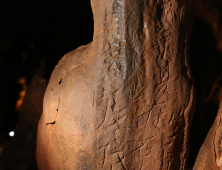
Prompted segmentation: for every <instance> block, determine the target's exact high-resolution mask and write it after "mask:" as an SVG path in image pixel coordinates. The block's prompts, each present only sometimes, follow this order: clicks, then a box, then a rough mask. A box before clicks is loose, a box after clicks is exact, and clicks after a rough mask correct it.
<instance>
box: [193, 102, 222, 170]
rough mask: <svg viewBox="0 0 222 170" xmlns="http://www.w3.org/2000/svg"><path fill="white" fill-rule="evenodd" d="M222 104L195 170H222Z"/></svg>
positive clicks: (201, 150) (199, 155)
mask: <svg viewBox="0 0 222 170" xmlns="http://www.w3.org/2000/svg"><path fill="white" fill-rule="evenodd" d="M221 120H222V104H220V108H219V111H218V114H217V117H216V119H215V122H214V124H213V126H212V128H211V129H210V131H209V133H208V135H207V137H206V139H205V141H204V143H203V145H202V147H201V149H200V152H199V154H198V156H197V159H196V162H195V165H194V168H193V170H209V169H210V170H220V169H222V155H221V153H222V150H221V146H222V123H221Z"/></svg>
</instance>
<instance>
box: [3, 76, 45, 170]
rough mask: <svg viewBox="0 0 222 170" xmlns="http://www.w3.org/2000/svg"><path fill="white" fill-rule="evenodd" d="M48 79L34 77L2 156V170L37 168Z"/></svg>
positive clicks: (32, 169) (30, 169) (31, 169)
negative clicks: (39, 127)
mask: <svg viewBox="0 0 222 170" xmlns="http://www.w3.org/2000/svg"><path fill="white" fill-rule="evenodd" d="M47 83H48V82H47V81H46V80H45V79H43V78H42V77H40V76H35V77H33V79H32V81H31V82H30V84H29V86H28V89H27V92H26V95H25V98H24V100H23V104H22V107H21V115H20V117H19V120H18V123H17V125H16V129H15V136H14V137H13V139H12V142H11V143H10V145H9V146H7V148H6V149H5V150H4V151H3V155H2V157H0V170H15V169H16V170H37V169H38V168H37V164H36V156H35V155H36V139H37V126H38V122H39V119H40V116H41V114H42V104H43V96H44V94H45V90H46V87H47Z"/></svg>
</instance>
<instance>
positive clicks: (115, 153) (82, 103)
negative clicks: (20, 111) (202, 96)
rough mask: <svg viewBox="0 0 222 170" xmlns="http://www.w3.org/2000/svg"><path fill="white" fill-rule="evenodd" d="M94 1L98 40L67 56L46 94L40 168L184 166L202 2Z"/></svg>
mask: <svg viewBox="0 0 222 170" xmlns="http://www.w3.org/2000/svg"><path fill="white" fill-rule="evenodd" d="M91 4H92V9H93V14H94V22H95V23H94V25H95V26H94V37H93V42H92V43H91V44H89V45H87V46H84V47H80V48H78V49H76V50H75V51H72V52H70V53H68V54H66V55H65V56H64V57H63V58H62V59H61V61H60V62H59V64H58V65H57V66H56V68H55V70H54V71H53V73H52V76H51V79H50V83H49V86H48V89H47V92H46V94H45V99H44V109H43V116H42V117H41V120H40V123H39V132H38V146H37V160H38V166H39V169H40V170H41V169H42V170H43V169H53V170H54V169H93V170H98V169H105V170H109V169H112V170H149V169H150V170H151V169H152V170H165V169H166V170H175V169H180V170H184V169H186V164H187V159H188V155H187V154H188V142H189V131H190V126H191V121H192V116H193V102H194V99H193V98H194V87H193V80H192V75H191V71H190V67H189V56H188V50H189V38H190V32H191V28H192V24H193V20H194V13H195V7H196V1H194V0H187V1H186V2H185V1H184V2H181V1H179V0H173V1H165V0H158V1H156V0H137V1H135V0H106V1H103V0H91ZM61 79H62V81H61ZM58 82H61V83H58ZM50 103H51V104H50ZM58 106H59V109H58ZM56 110H57V111H56ZM50 122H55V123H54V124H48V125H46V124H47V123H50ZM47 141H49V142H47Z"/></svg>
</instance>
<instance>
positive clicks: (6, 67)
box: [0, 0, 222, 168]
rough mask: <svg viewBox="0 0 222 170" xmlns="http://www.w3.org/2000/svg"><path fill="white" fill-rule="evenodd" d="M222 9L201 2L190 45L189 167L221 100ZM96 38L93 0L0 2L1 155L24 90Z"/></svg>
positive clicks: (212, 0)
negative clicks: (192, 86)
mask: <svg viewBox="0 0 222 170" xmlns="http://www.w3.org/2000/svg"><path fill="white" fill-rule="evenodd" d="M221 11H222V2H221V0H200V1H199V4H198V12H197V17H196V20H195V23H194V28H193V33H192V38H191V47H190V61H191V68H192V72H193V76H194V79H195V86H196V94H197V100H196V112H195V116H194V121H193V125H192V128H191V139H190V144H191V148H190V158H189V164H188V168H192V166H193V164H194V162H195V158H196V156H197V154H198V151H199V149H200V147H201V145H202V143H203V142H204V139H205V137H206V135H207V132H208V131H209V129H210V127H211V126H212V124H213V122H214V119H215V117H216V114H217V111H218V107H219V103H220V101H221V98H220V97H221V96H220V89H221V86H222V81H221V72H222V13H221ZM92 37H93V15H92V11H91V6H90V0H87V1H69V0H63V1H59V0H54V1H52V0H44V1H43V0H29V1H28V0H8V1H0V154H1V152H2V149H3V148H4V147H5V146H7V144H9V143H10V141H11V137H9V132H10V131H13V130H14V129H15V125H16V122H17V120H18V118H19V110H18V109H16V107H15V105H16V102H17V101H18V99H19V98H20V93H21V91H22V90H24V86H27V85H28V84H29V83H30V81H31V79H32V77H33V76H34V75H36V74H38V75H41V76H42V77H44V78H46V79H49V78H50V75H51V73H52V71H53V69H54V67H55V65H56V64H57V62H58V61H59V60H60V59H61V57H62V56H63V55H64V54H65V53H67V52H69V51H71V50H74V49H75V48H77V47H79V46H81V45H86V44H88V43H90V42H91V41H92ZM21 79H22V80H25V82H23V83H21V81H20V80H21ZM216 80H217V81H216Z"/></svg>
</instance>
